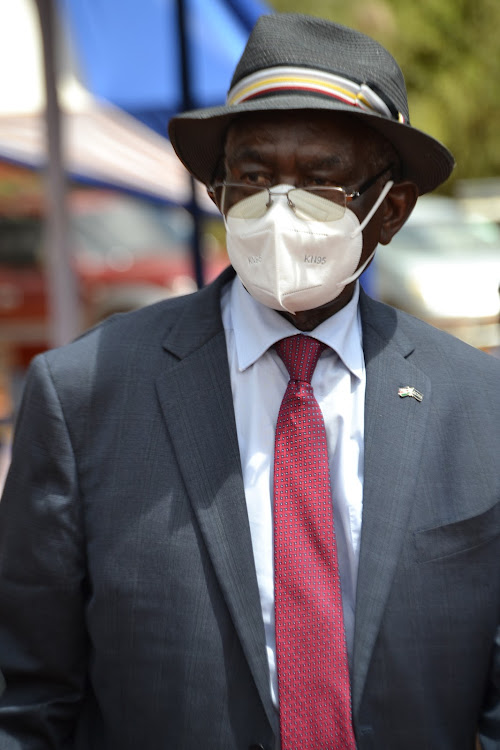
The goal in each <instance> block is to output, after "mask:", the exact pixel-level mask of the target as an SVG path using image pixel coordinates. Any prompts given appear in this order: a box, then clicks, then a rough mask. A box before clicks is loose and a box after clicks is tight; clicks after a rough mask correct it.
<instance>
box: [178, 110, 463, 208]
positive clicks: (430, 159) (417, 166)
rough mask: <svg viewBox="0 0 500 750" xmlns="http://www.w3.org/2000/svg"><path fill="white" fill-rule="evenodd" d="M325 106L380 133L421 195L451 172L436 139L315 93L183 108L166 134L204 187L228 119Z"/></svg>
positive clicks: (451, 163)
mask: <svg viewBox="0 0 500 750" xmlns="http://www.w3.org/2000/svg"><path fill="white" fill-rule="evenodd" d="M273 110H276V111H290V112H293V111H301V110H323V111H331V112H346V113H349V114H351V115H353V116H354V117H356V118H358V119H359V120H361V121H364V122H365V123H366V125H369V126H370V127H371V128H373V129H374V130H376V131H377V132H379V133H380V134H381V135H383V136H384V137H385V138H387V140H388V141H389V142H390V143H392V145H393V146H394V148H395V149H396V151H397V152H398V154H399V155H400V157H401V163H402V167H403V175H402V176H403V178H404V179H407V180H411V181H412V182H414V183H415V184H416V185H417V187H418V190H419V193H420V195H423V194H424V193H428V192H430V191H431V190H434V189H435V188H436V187H437V186H438V185H440V184H441V183H443V182H444V181H445V180H447V179H448V177H449V176H450V174H451V172H452V170H453V167H454V166H455V161H454V158H453V156H452V154H451V153H450V152H449V151H448V149H447V148H446V147H445V146H444V145H443V144H442V143H440V142H439V141H437V140H436V139H435V138H433V137H432V136H430V135H427V134H426V133H423V132H422V131H421V130H418V129H417V128H414V127H412V126H410V125H407V124H406V123H400V122H396V121H395V120H390V119H388V118H386V117H383V116H382V115H378V114H375V113H374V114H372V113H369V112H364V111H361V110H358V109H355V108H354V107H352V106H351V105H349V104H343V103H342V102H340V101H337V100H329V99H328V100H327V99H322V98H319V97H315V96H301V95H300V96H299V95H286V96H273V97H268V98H262V99H254V100H250V101H245V102H242V103H240V104H237V105H234V106H220V107H211V108H208V109H198V110H193V111H191V112H184V113H182V114H180V115H177V116H175V117H173V118H172V120H171V121H170V123H169V137H170V140H171V143H172V146H173V147H174V149H175V152H176V153H177V155H178V157H179V159H180V160H181V161H182V163H183V164H184V166H185V167H186V168H187V169H188V170H189V171H190V172H191V173H192V174H193V175H194V177H196V178H197V179H198V180H200V181H201V182H203V183H205V185H210V183H211V181H212V180H213V178H214V174H215V170H216V168H217V166H218V163H219V161H220V158H221V156H222V154H223V153H224V142H225V137H226V132H227V129H228V127H229V125H230V124H231V122H232V121H233V120H234V119H235V117H237V116H238V115H240V114H243V113H245V112H270V111H273Z"/></svg>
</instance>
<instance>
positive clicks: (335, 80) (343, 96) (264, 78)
mask: <svg viewBox="0 0 500 750" xmlns="http://www.w3.org/2000/svg"><path fill="white" fill-rule="evenodd" d="M297 92H300V93H304V94H312V95H316V96H325V97H331V98H333V99H337V100H339V101H341V102H343V103H345V104H350V105H351V106H353V107H357V108H358V109H361V110H363V111H364V112H372V113H377V114H379V115H382V116H383V117H388V118H390V119H391V120H397V121H398V122H400V123H404V122H405V118H404V116H403V115H402V114H401V112H397V111H396V110H395V109H393V110H391V108H390V107H389V106H388V104H387V103H386V102H385V101H384V100H383V99H382V98H381V97H380V96H379V95H378V94H377V93H376V92H375V91H374V90H373V89H372V88H370V86H369V85H368V84H366V83H361V84H359V83H356V82H355V81H352V80H350V79H349V78H344V77H343V76H339V75H335V74H333V73H328V72H326V71H324V70H315V69H313V68H301V67H290V66H278V67H275V68H266V69H265V70H260V71H257V72H256V73H251V74H250V75H248V76H245V77H244V78H242V79H241V80H240V81H238V83H237V84H236V85H235V86H233V88H232V89H231V90H230V91H229V93H228V96H227V104H228V105H233V106H234V105H236V104H241V102H246V101H250V100H251V99H258V98H261V97H264V96H272V95H276V94H285V93H286V94H290V93H297Z"/></svg>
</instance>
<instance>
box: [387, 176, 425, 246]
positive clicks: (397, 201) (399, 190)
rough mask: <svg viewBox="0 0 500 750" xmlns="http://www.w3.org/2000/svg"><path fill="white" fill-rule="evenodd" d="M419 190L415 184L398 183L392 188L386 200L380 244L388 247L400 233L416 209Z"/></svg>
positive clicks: (407, 182)
mask: <svg viewBox="0 0 500 750" xmlns="http://www.w3.org/2000/svg"><path fill="white" fill-rule="evenodd" d="M417 198H418V188H417V186H416V185H415V183H414V182H409V181H406V182H397V183H396V184H395V185H393V186H392V187H391V189H390V190H389V192H388V193H387V196H386V198H385V200H384V203H383V205H384V214H383V219H382V225H381V228H380V237H379V242H380V244H381V245H388V244H389V242H390V241H391V240H392V238H393V237H394V235H395V234H396V232H399V230H400V229H401V227H402V226H403V224H404V223H405V221H406V220H407V218H408V217H409V215H410V214H411V212H412V211H413V209H414V207H415V203H416V202H417Z"/></svg>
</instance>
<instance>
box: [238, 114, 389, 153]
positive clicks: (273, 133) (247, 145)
mask: <svg viewBox="0 0 500 750" xmlns="http://www.w3.org/2000/svg"><path fill="white" fill-rule="evenodd" d="M382 140H383V139H381V138H380V136H379V135H378V133H376V132H375V131H373V130H372V129H371V128H369V127H367V126H365V125H364V124H363V123H360V122H358V121H357V119H356V118H353V117H352V116H349V115H348V114H345V113H339V112H324V111H322V112H315V111H311V110H307V111H300V110H298V111H297V110H293V111H287V112H252V113H250V114H247V115H243V116H240V117H238V118H236V119H235V120H234V121H233V123H232V124H231V126H230V127H229V129H228V131H227V134H226V140H225V156H226V158H228V157H229V158H230V159H232V158H236V159H237V158H239V156H243V157H250V156H251V155H252V152H253V153H254V154H255V156H257V155H258V154H259V153H263V152H265V151H268V150H269V149H271V150H274V149H275V148H278V149H279V150H280V151H281V152H283V151H285V150H288V151H289V152H290V151H293V152H294V153H297V152H298V151H300V152H301V153H302V154H303V155H304V157H305V158H306V159H307V158H309V155H310V156H311V157H312V156H313V155H314V153H315V151H316V150H317V151H318V156H319V152H320V151H321V152H323V153H325V152H328V154H329V155H330V156H331V157H332V158H333V157H334V156H335V154H345V155H347V153H348V152H350V153H351V154H352V153H359V154H361V152H363V153H365V154H366V153H367V152H368V151H371V150H372V149H373V148H376V147H377V146H378V145H381V144H380V141H382ZM340 161H343V159H340Z"/></svg>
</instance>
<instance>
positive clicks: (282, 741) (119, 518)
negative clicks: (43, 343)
mask: <svg viewBox="0 0 500 750" xmlns="http://www.w3.org/2000/svg"><path fill="white" fill-rule="evenodd" d="M170 135H171V139H172V143H173V145H174V147H175V149H176V150H177V153H178V154H179V156H180V158H181V159H182V161H183V162H184V164H185V165H186V166H187V167H188V168H189V169H190V170H191V172H192V173H193V174H194V175H195V176H196V177H198V178H199V179H201V180H202V181H203V182H205V184H206V185H207V187H208V188H209V192H210V194H211V196H212V197H213V199H214V201H216V203H217V205H218V206H219V208H220V209H221V211H222V213H223V215H224V220H225V222H226V227H227V240H228V252H229V255H230V258H231V261H232V264H233V265H234V267H235V268H236V270H237V271H238V276H236V277H235V275H234V271H233V270H228V271H227V272H225V273H224V274H223V275H222V277H220V278H219V279H218V280H217V281H216V282H215V283H214V284H213V285H211V286H209V287H207V288H206V289H204V290H202V291H201V292H198V293H196V294H194V295H192V296H189V297H185V298H178V299H175V300H169V301H166V302H163V303H160V304H159V305H155V306H153V307H150V308H146V309H143V310H140V311H138V312H135V313H131V314H128V315H124V316H118V317H115V318H112V319H110V320H108V321H107V322H105V323H104V324H103V325H101V326H99V327H97V328H96V329H94V330H93V331H90V332H89V333H87V334H85V335H84V336H82V337H81V338H80V339H79V340H78V341H76V342H74V343H73V344H70V345H69V346H67V347H64V348H62V349H60V350H58V351H55V352H51V353H48V354H46V355H44V356H42V357H40V358H38V359H37V360H36V361H35V363H34V365H33V366H32V371H31V374H30V377H29V379H28V382H27V385H26V390H25V396H24V401H23V405H22V408H21V412H20V415H19V419H18V425H17V430H16V437H15V445H14V455H13V463H12V468H11V471H10V474H9V477H8V480H7V483H6V488H5V494H4V498H3V500H2V503H1V504H0V665H1V667H2V669H3V670H4V674H5V678H6V682H7V688H6V691H5V694H4V696H3V697H2V699H1V701H0V748H2V750H13V749H14V748H16V749H17V748H21V747H22V748H23V750H25V749H26V750H28V749H31V748H32V749H33V750H34V749H35V748H36V749H37V750H39V749H40V750H41V749H42V748H58V749H59V748H77V749H79V750H80V749H85V750H100V749H106V750H111V749H113V750H115V749H116V750H118V749H120V750H132V749H134V750H136V748H138V747H140V748H142V749H143V750H157V749H159V748H162V749H165V750H166V749H167V748H168V750H198V749H199V748H207V749H208V750H247V749H248V748H250V749H253V750H258V748H260V749H261V750H262V749H265V750H275V749H276V748H279V747H281V749H282V750H298V748H299V747H307V748H314V750H320V748H321V750H339V749H340V748H343V750H346V748H349V749H351V748H354V747H356V748H358V750H399V749H400V750H403V749H404V750H417V749H418V750H422V749H423V748H429V750H430V749H431V748H432V749H433V750H434V749H435V750H472V748H473V747H474V744H475V741H476V736H477V735H478V736H479V739H480V742H481V745H482V747H483V749H484V750H492V748H499V747H500V694H499V680H500V642H499V639H500V629H499V609H500V606H499V605H500V580H499V575H498V570H499V560H500V557H499V553H500V503H499V500H500V465H499V461H498V455H499V447H500V419H499V418H498V417H499V414H500V388H499V387H498V386H499V382H500V367H499V364H498V362H497V361H496V360H494V359H493V358H491V357H488V356H487V355H485V354H482V353H481V352H477V351H475V350H473V349H471V348H470V347H468V346H466V345H464V344H462V343H461V342H458V341H456V340H455V339H453V338H451V337H449V336H448V335H446V334H444V333H442V332H439V331H437V330H434V329H432V328H430V327H429V326H427V325H425V324H424V323H421V322H419V321H417V320H415V319H413V318H411V317H410V316H407V315H405V314H403V313H399V312H398V311H396V310H394V309H392V308H388V307H386V306H385V305H382V304H380V303H376V302H374V301H372V300H370V299H368V298H367V297H366V296H365V295H364V294H363V293H362V292H361V291H360V289H359V287H358V282H357V280H356V279H357V276H358V275H359V273H360V272H361V270H362V269H363V267H365V266H366V265H367V264H368V263H369V262H370V260H371V258H372V256H373V253H374V251H375V248H376V246H377V243H379V242H380V243H382V244H384V243H388V242H390V240H391V238H392V237H393V235H394V234H395V233H396V232H397V231H398V229H399V228H400V227H401V226H402V225H403V223H404V222H405V220H406V219H407V217H408V215H409V214H410V212H411V210H412V208H413V206H414V204H415V201H416V199H417V196H418V194H421V193H425V192H428V191H429V190H432V189H433V188H434V187H436V186H437V185H438V184H440V183H441V182H442V181H443V180H445V179H446V178H447V177H448V175H449V174H450V172H451V169H452V166H453V160H452V157H451V155H450V154H449V152H448V151H447V150H446V149H445V148H444V147H443V146H441V144H439V143H437V142H436V141H435V140H434V139H432V138H431V137H430V136H427V135H425V134H424V133H421V132H420V131H418V130H416V129H414V128H412V127H411V126H410V124H409V117H408V110H407V102H406V94H405V89H404V83H403V79H402V75H401V72H400V70H399V68H398V67H397V65H396V63H395V62H394V60H393V59H392V57H391V56H390V55H389V54H388V53H387V52H386V51H385V50H384V49H383V48H381V47H380V46H379V45H378V44H377V43H375V42H374V41H373V40H371V39H369V38H367V37H365V36H363V35H361V34H359V33H357V32H354V31H352V30H350V29H346V28H343V27H340V26H338V25H336V24H332V23H329V22H326V21H323V20H321V19H316V18H309V17H306V16H301V15H293V14H290V15H288V14H286V15H278V14H277V15H275V16H269V17H262V18H261V19H260V20H259V22H258V24H257V26H256V28H255V29H254V32H253V33H252V36H251V38H250V40H249V43H248V45H247V47H246V50H245V52H244V54H243V56H242V59H241V61H240V63H239V65H238V68H237V70H236V73H235V76H234V79H233V83H232V86H231V91H230V93H229V96H228V104H227V105H226V106H224V107H219V108H215V109H212V110H208V111H206V110H205V111H201V112H192V113H186V114H184V115H181V116H179V117H176V118H174V120H173V122H172V124H171V127H170ZM303 332H307V334H308V335H306V336H304V335H303ZM318 342H319V343H318ZM297 363H298V364H299V365H300V368H301V369H300V372H298V371H296V370H295V369H294V368H295V366H296V365H297ZM297 372H298V374H297ZM289 381H290V382H289ZM282 402H283V404H282ZM318 405H319V406H318ZM297 498H298V499H297ZM332 509H333V513H332ZM273 546H274V551H273Z"/></svg>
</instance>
